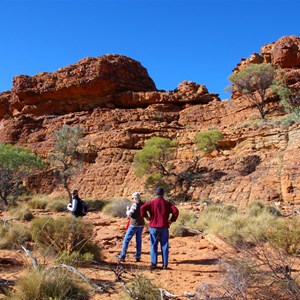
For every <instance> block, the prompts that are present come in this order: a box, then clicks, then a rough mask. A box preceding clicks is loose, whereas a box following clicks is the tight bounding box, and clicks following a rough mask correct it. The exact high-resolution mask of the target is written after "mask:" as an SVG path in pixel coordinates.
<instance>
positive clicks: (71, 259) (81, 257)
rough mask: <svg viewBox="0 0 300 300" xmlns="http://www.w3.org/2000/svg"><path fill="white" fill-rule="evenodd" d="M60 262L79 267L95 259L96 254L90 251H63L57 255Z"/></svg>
mask: <svg viewBox="0 0 300 300" xmlns="http://www.w3.org/2000/svg"><path fill="white" fill-rule="evenodd" d="M56 260H57V262H58V263H64V264H67V265H70V266H74V267H78V266H84V265H87V264H89V263H91V262H93V260H94V255H93V254H92V253H90V252H86V253H80V252H78V251H74V252H71V253H69V252H67V251H62V252H60V253H59V254H57V256H56Z"/></svg>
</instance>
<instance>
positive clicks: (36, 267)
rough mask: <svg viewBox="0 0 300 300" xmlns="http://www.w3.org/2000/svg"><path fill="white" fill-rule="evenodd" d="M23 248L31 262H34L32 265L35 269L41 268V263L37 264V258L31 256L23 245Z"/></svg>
mask: <svg viewBox="0 0 300 300" xmlns="http://www.w3.org/2000/svg"><path fill="white" fill-rule="evenodd" d="M21 248H22V249H23V250H24V251H25V253H26V255H27V256H28V257H29V258H30V260H31V262H32V265H33V267H34V268H35V269H38V268H39V267H40V266H39V263H38V262H37V260H36V258H35V257H34V256H33V255H32V254H31V252H30V251H29V250H28V249H26V248H25V247H24V246H23V245H21Z"/></svg>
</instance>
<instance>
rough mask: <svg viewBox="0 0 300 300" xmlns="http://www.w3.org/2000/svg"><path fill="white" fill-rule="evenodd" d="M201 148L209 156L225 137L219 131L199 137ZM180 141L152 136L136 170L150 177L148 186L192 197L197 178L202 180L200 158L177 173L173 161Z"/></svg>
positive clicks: (137, 163) (212, 131) (198, 141)
mask: <svg viewBox="0 0 300 300" xmlns="http://www.w3.org/2000/svg"><path fill="white" fill-rule="evenodd" d="M196 137H197V138H196V139H195V143H196V145H198V149H200V150H203V151H204V152H205V153H206V154H207V153H210V152H211V151H213V150H215V149H217V148H218V145H219V142H220V140H221V139H222V137H223V135H222V133H221V132H219V131H217V130H210V131H208V132H207V133H202V134H200V133H199V134H198V135H196ZM175 150H176V142H175V141H172V140H170V139H167V138H161V137H152V138H151V139H149V140H147V141H146V142H145V146H144V147H143V149H142V150H141V151H139V152H138V153H136V154H135V156H134V168H135V170H136V175H137V176H143V175H147V179H146V187H153V186H158V185H159V186H162V187H164V188H165V189H166V190H167V191H168V190H172V189H174V188H175V187H176V186H178V187H179V188H178V189H179V194H181V196H182V197H184V199H187V198H188V195H187V191H188V189H189V188H190V186H191V185H192V184H193V182H194V180H195V178H197V177H199V163H198V162H199V159H200V157H199V156H195V157H194V159H193V161H192V162H190V164H189V165H188V166H187V167H186V168H185V169H184V170H181V171H180V172H177V173H176V172H175V170H174V166H173V164H172V160H173V159H174V158H175V155H174V151H175Z"/></svg>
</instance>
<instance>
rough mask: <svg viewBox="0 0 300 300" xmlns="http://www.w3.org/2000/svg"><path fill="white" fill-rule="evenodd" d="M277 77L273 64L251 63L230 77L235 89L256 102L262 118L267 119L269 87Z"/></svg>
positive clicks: (253, 102) (252, 101)
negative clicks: (266, 105) (266, 107)
mask: <svg viewBox="0 0 300 300" xmlns="http://www.w3.org/2000/svg"><path fill="white" fill-rule="evenodd" d="M275 77H276V69H275V67H274V66H273V65H272V64H251V65H249V66H248V67H247V68H245V69H243V70H242V71H240V72H238V73H234V74H232V75H230V76H229V77H228V79H229V80H230V81H231V82H232V84H233V86H232V87H231V88H232V89H233V90H234V91H237V92H239V93H241V94H242V95H245V96H246V97H247V98H248V100H249V101H250V102H251V103H252V104H254V105H255V106H256V107H257V109H258V111H259V113H260V117H261V119H265V116H266V114H267V113H268V111H267V110H266V109H265V104H266V98H267V97H266V95H267V89H268V88H270V87H271V85H272V84H273V81H274V79H275Z"/></svg>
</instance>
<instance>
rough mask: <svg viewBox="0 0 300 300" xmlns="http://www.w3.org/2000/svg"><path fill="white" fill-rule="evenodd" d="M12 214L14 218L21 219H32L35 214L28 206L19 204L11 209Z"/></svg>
mask: <svg viewBox="0 0 300 300" xmlns="http://www.w3.org/2000/svg"><path fill="white" fill-rule="evenodd" d="M10 214H11V216H12V217H13V218H15V219H17V220H20V221H31V220H32V219H33V218H34V216H33V214H32V212H31V211H30V210H29V209H28V208H27V207H22V206H17V207H15V208H13V209H11V210H10Z"/></svg>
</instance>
